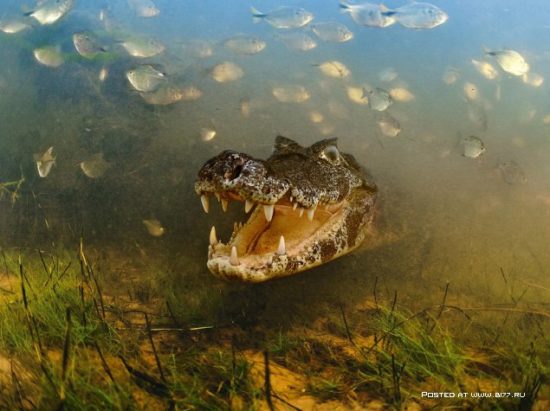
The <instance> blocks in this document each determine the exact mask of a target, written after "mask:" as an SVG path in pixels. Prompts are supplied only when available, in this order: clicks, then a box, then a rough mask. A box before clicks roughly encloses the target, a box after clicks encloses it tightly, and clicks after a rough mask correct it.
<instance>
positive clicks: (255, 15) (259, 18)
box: [250, 7, 266, 23]
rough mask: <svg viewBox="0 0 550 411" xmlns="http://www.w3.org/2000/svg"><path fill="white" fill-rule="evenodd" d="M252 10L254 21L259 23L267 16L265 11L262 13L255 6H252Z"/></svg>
mask: <svg viewBox="0 0 550 411" xmlns="http://www.w3.org/2000/svg"><path fill="white" fill-rule="evenodd" d="M250 12H251V13H252V22H253V23H259V22H260V21H262V19H263V18H264V17H265V16H266V14H265V13H262V12H261V11H259V10H258V9H257V8H255V7H250Z"/></svg>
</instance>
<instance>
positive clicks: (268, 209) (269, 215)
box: [264, 204, 275, 221]
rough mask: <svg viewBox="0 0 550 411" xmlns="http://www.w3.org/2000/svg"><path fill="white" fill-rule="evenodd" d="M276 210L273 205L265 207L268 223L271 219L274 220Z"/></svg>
mask: <svg viewBox="0 0 550 411" xmlns="http://www.w3.org/2000/svg"><path fill="white" fill-rule="evenodd" d="M274 209H275V207H273V204H270V205H264V215H265V219H266V220H267V221H271V219H272V218H273V211H274Z"/></svg>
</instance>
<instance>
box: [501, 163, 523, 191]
mask: <svg viewBox="0 0 550 411" xmlns="http://www.w3.org/2000/svg"><path fill="white" fill-rule="evenodd" d="M498 169H499V171H500V175H501V176H502V178H503V179H504V181H506V182H507V183H508V184H511V185H513V184H518V183H525V182H526V181H527V177H526V176H525V173H524V172H523V170H522V168H521V167H520V166H519V165H518V163H516V162H515V161H514V160H510V161H502V162H499V164H498Z"/></svg>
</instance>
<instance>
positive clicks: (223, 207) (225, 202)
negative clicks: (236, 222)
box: [222, 198, 229, 213]
mask: <svg viewBox="0 0 550 411" xmlns="http://www.w3.org/2000/svg"><path fill="white" fill-rule="evenodd" d="M228 204H229V200H226V199H225V198H222V210H223V212H224V213H225V212H226V211H227V205H228Z"/></svg>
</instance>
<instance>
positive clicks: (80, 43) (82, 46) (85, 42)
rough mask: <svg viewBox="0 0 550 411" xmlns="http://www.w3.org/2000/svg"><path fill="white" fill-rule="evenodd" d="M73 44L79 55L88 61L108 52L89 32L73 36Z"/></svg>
mask: <svg viewBox="0 0 550 411" xmlns="http://www.w3.org/2000/svg"><path fill="white" fill-rule="evenodd" d="M73 44H74V48H75V49H76V51H77V52H78V54H80V55H81V56H82V57H84V58H87V59H93V58H95V57H96V56H97V55H98V54H99V53H101V52H105V51H107V50H106V49H105V48H104V47H103V46H102V45H101V44H100V43H99V40H98V39H97V37H96V36H95V35H94V34H93V33H91V32H89V31H83V32H80V33H75V34H73Z"/></svg>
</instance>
